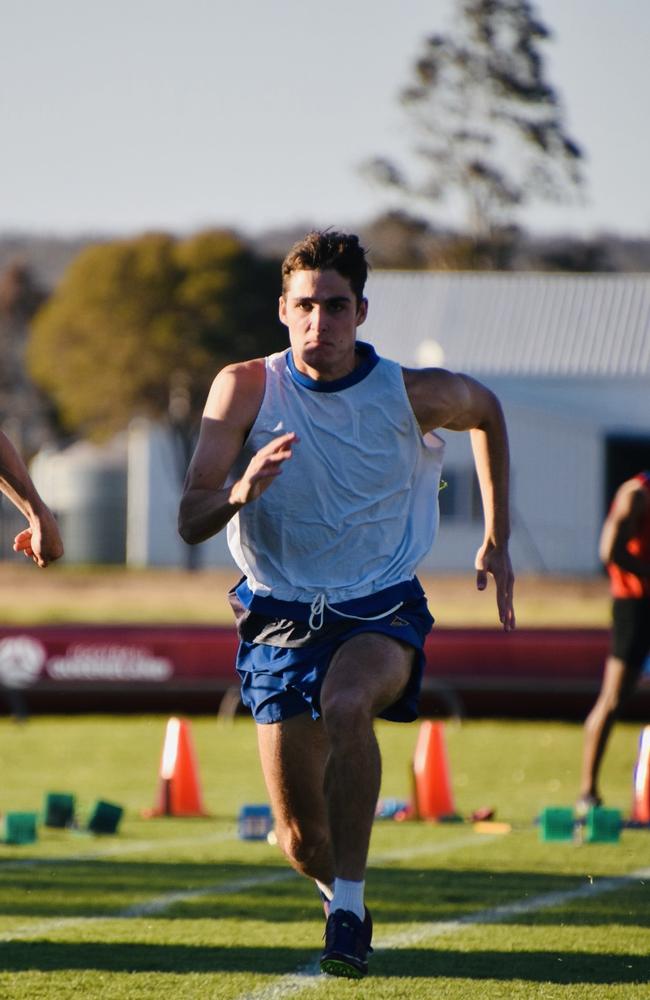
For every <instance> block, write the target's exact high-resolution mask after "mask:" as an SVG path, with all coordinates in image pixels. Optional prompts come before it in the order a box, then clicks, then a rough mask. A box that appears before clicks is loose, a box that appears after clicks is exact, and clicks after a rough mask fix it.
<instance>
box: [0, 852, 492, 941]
mask: <svg viewBox="0 0 650 1000" xmlns="http://www.w3.org/2000/svg"><path fill="white" fill-rule="evenodd" d="M209 839H215V840H224V839H227V838H226V837H225V836H224V837H215V838H202V839H201V841H199V840H198V839H196V838H195V839H194V840H187V841H186V840H183V841H180V840H176V841H153V843H154V844H155V845H156V846H158V845H161V844H167V845H168V846H169V845H171V844H174V845H178V844H181V843H182V844H185V843H199V842H203V841H204V840H205V841H207V840H209ZM491 839H492V838H488V837H480V836H479V835H478V834H473V835H470V836H465V837H458V838H457V839H456V840H452V841H448V842H447V843H446V844H445V843H441V844H430V845H428V846H427V845H424V844H423V845H422V846H421V847H418V848H415V849H412V850H407V849H404V848H400V849H399V850H396V851H391V852H387V853H384V854H380V855H377V856H376V857H374V856H373V857H371V864H385V863H389V862H391V861H400V860H403V859H407V858H409V857H417V856H421V855H427V856H429V855H432V854H443V853H450V852H452V851H457V850H461V849H462V848H463V847H467V846H468V844H477V843H489V842H490V841H491ZM123 846H124V847H126V846H128V845H123ZM134 846H135V845H134ZM137 846H138V850H139V849H141V848H142V847H143V844H142V843H140V844H138V845H137ZM110 853H111V852H104V853H102V854H94V855H85V856H77V857H75V858H62V859H60V861H59V859H57V860H56V861H52V860H49V861H46V860H45V859H41V860H39V859H33V860H34V861H37V860H39V863H42V864H48V865H52V864H58V863H68V864H70V863H72V862H74V861H79V860H96V859H97V858H102V857H106V856H109V855H110ZM116 853H127V852H126V851H124V852H119V851H118V852H116ZM31 864H32V861H31V860H30V859H26V860H25V861H24V862H20V861H19V862H15V863H10V864H9V865H6V866H4V867H5V868H7V867H14V866H16V867H20V866H26V867H30V865H31ZM292 878H297V875H296V872H294V871H293V870H292V869H291V868H282V869H280V870H279V871H278V872H274V873H273V874H270V875H266V876H259V875H257V876H254V877H252V878H245V879H236V880H235V881H233V882H225V883H221V884H218V885H209V886H202V887H201V888H200V889H188V890H185V891H179V892H168V893H165V894H164V895H162V896H156V897H154V898H153V899H150V900H146V901H145V902H142V903H136V904H134V905H133V906H129V907H126V909H124V910H120V911H118V912H117V913H114V914H110V916H107V915H101V916H99V915H98V916H95V917H93V916H83V917H82V916H79V917H52V918H51V919H49V920H41V921H39V922H38V923H37V924H35V923H33V922H32V923H30V924H25V925H23V926H22V927H14V928H12V930H11V931H0V941H18V940H20V941H25V940H28V939H30V938H34V937H41V936H42V935H43V934H47V933H49V932H50V931H57V930H62V929H64V928H68V927H74V926H75V925H79V924H85V925H87V924H90V923H100V922H107V921H110V920H125V919H132V918H135V917H144V916H148V915H152V914H160V913H163V912H164V911H165V910H167V909H169V908H170V907H171V906H174V904H175V903H181V902H184V901H185V900H189V899H199V898H201V897H203V896H222V895H231V894H233V893H236V892H243V891H245V890H246V889H254V888H258V887H259V886H263V885H269V884H273V883H275V882H284V881H286V880H287V879H292Z"/></svg>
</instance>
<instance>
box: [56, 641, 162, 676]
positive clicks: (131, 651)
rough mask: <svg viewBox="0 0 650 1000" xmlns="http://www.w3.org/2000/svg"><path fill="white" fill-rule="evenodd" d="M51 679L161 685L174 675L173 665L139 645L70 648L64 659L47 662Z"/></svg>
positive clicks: (76, 646)
mask: <svg viewBox="0 0 650 1000" xmlns="http://www.w3.org/2000/svg"><path fill="white" fill-rule="evenodd" d="M46 671H47V675H48V677H51V678H53V680H57V681H148V682H150V683H151V682H154V683H162V682H163V681H167V680H169V678H170V677H171V676H172V674H173V673H174V667H173V665H172V663H171V662H170V661H169V660H167V659H165V658H164V657H162V656H154V654H153V653H150V652H149V651H148V650H146V649H139V648H138V647H136V646H85V645H82V644H79V645H75V646H70V647H69V648H68V649H67V650H66V652H65V655H64V656H53V657H51V659H49V660H48V661H47V667H46Z"/></svg>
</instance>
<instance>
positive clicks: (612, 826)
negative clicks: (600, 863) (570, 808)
mask: <svg viewBox="0 0 650 1000" xmlns="http://www.w3.org/2000/svg"><path fill="white" fill-rule="evenodd" d="M621 825H622V823H621V812H620V809H603V808H602V806H594V808H593V809H590V810H589V812H588V813H587V816H586V823H585V843H587V844H596V843H608V844H615V843H617V841H618V840H619V839H620V836H621Z"/></svg>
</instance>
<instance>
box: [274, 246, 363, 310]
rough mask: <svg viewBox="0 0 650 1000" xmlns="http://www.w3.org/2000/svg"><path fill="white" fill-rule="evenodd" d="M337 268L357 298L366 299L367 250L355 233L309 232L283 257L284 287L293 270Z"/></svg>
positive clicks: (331, 269)
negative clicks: (364, 296) (364, 293)
mask: <svg viewBox="0 0 650 1000" xmlns="http://www.w3.org/2000/svg"><path fill="white" fill-rule="evenodd" d="M328 270H330V271H337V272H338V273H339V274H340V275H342V276H343V277H344V278H347V279H348V281H349V282H350V287H351V288H352V291H353V292H354V294H355V296H356V299H357V302H361V300H362V299H363V289H364V286H365V284H366V278H367V277H368V262H367V260H366V251H365V250H364V248H363V247H362V246H361V244H360V243H359V237H358V236H355V235H354V234H353V233H338V232H336V231H334V230H326V231H325V232H318V231H314V232H311V233H307V235H306V236H304V237H303V238H302V239H301V240H298V242H297V243H294V245H293V246H292V247H291V250H290V251H289V253H288V254H287V256H286V257H285V258H284V260H283V261H282V291H283V293H284V292H286V290H287V285H288V283H289V279H290V277H291V275H292V274H293V272H294V271H328Z"/></svg>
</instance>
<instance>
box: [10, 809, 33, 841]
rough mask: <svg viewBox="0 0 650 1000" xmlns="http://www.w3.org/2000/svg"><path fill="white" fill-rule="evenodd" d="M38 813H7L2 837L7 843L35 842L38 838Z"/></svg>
mask: <svg viewBox="0 0 650 1000" xmlns="http://www.w3.org/2000/svg"><path fill="white" fill-rule="evenodd" d="M37 819H38V814H37V813H28V812H10V813H6V814H5V817H4V824H3V827H4V829H3V836H2V839H3V841H4V843H5V844H33V843H34V841H35V840H36V836H37V835H36V821H37Z"/></svg>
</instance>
